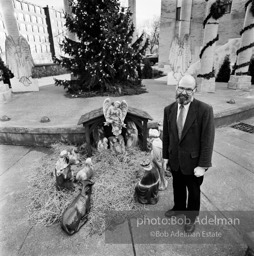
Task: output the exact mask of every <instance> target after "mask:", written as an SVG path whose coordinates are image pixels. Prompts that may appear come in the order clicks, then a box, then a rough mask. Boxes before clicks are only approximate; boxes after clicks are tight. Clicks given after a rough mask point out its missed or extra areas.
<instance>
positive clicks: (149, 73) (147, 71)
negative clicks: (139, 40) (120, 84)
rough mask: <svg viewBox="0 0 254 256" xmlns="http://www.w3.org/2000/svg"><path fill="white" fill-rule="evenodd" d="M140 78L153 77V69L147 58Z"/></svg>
mask: <svg viewBox="0 0 254 256" xmlns="http://www.w3.org/2000/svg"><path fill="white" fill-rule="evenodd" d="M142 78H144V79H150V78H153V69H152V66H151V63H150V61H149V60H145V63H144V67H143V70H142Z"/></svg>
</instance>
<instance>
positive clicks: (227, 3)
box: [224, 0, 232, 13]
mask: <svg viewBox="0 0 254 256" xmlns="http://www.w3.org/2000/svg"><path fill="white" fill-rule="evenodd" d="M224 7H225V13H230V12H231V7H232V0H225V1H224Z"/></svg>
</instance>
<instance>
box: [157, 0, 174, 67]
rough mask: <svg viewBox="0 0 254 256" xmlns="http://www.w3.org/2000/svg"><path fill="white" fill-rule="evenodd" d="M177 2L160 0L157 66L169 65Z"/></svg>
mask: <svg viewBox="0 0 254 256" xmlns="http://www.w3.org/2000/svg"><path fill="white" fill-rule="evenodd" d="M176 7H177V0H161V20H160V37H159V42H160V43H159V66H161V67H163V66H164V65H168V64H169V59H168V58H169V52H170V46H171V44H172V41H173V39H174V37H175V25H176Z"/></svg>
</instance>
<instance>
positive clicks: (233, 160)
mask: <svg viewBox="0 0 254 256" xmlns="http://www.w3.org/2000/svg"><path fill="white" fill-rule="evenodd" d="M214 152H216V153H217V154H219V155H221V156H223V157H225V158H226V159H228V160H229V161H231V162H233V163H235V164H236V165H238V166H240V167H242V168H243V169H245V170H247V171H249V172H250V173H252V174H253V172H252V171H251V170H249V169H248V168H246V167H245V166H242V165H240V164H239V163H237V162H235V161H234V160H232V159H230V158H228V157H227V156H224V155H223V154H221V153H220V152H218V151H216V150H214Z"/></svg>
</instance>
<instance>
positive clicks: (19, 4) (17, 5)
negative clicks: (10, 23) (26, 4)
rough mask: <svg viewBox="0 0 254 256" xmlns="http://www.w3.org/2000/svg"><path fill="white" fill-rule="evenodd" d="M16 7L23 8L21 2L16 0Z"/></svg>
mask: <svg viewBox="0 0 254 256" xmlns="http://www.w3.org/2000/svg"><path fill="white" fill-rule="evenodd" d="M16 8H17V9H20V10H21V9H22V7H21V3H20V2H16Z"/></svg>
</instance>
